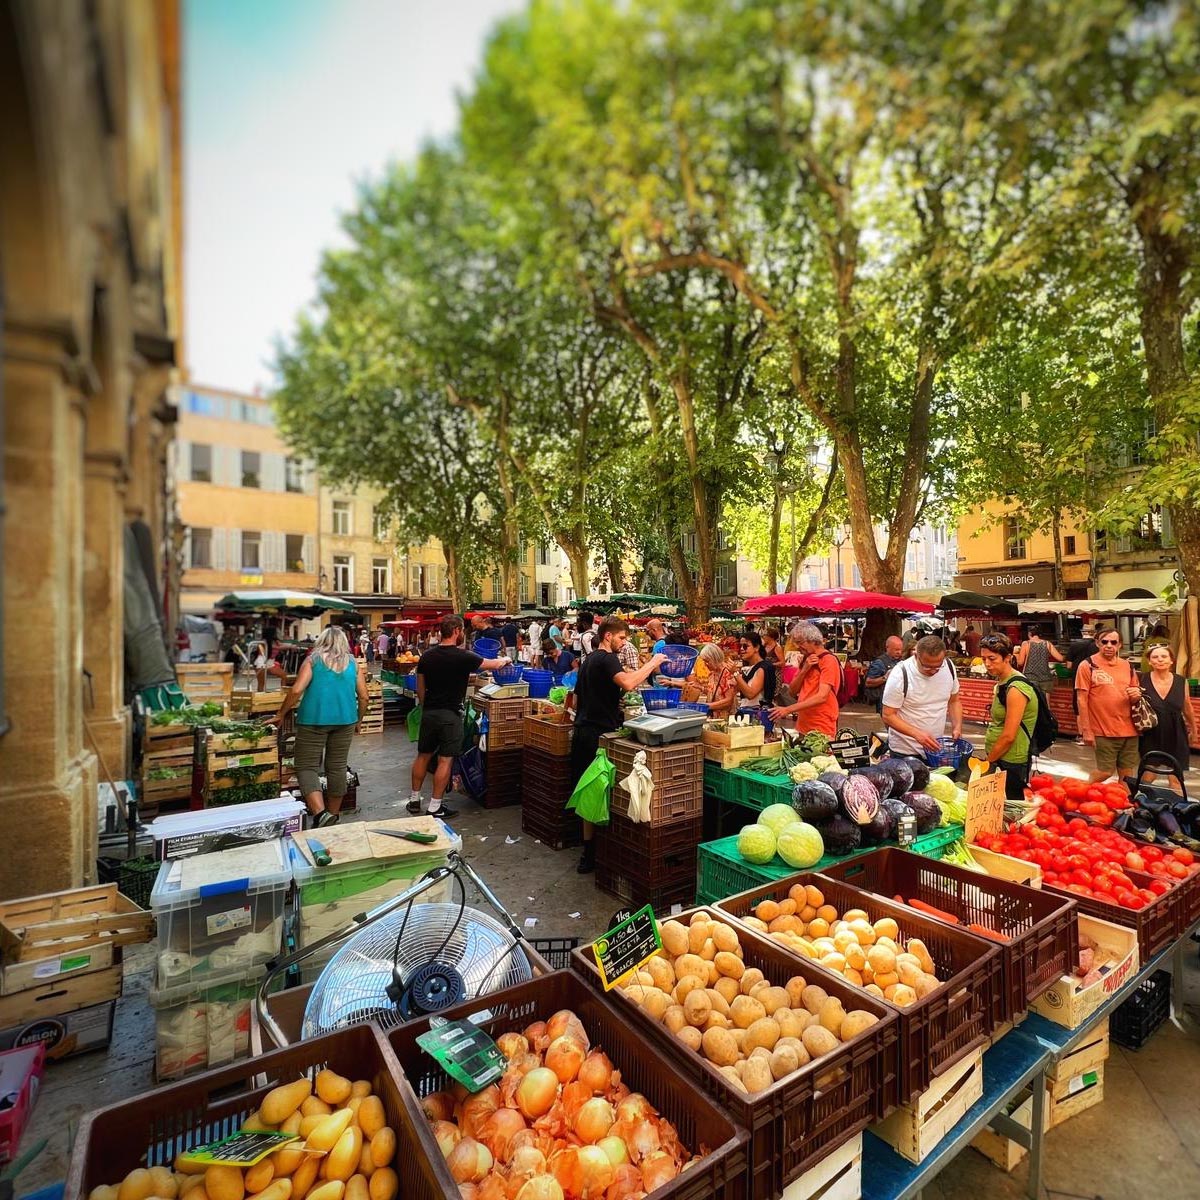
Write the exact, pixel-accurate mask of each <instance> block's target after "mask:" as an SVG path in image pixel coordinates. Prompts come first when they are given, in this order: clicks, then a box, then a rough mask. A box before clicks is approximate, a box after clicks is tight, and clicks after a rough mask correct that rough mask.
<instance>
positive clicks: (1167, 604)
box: [1017, 598, 1183, 617]
mask: <svg viewBox="0 0 1200 1200" xmlns="http://www.w3.org/2000/svg"><path fill="white" fill-rule="evenodd" d="M1017 607H1018V609H1019V610H1020V612H1021V614H1022V615H1025V614H1026V613H1029V614H1031V615H1034V614H1035V615H1046V616H1053V615H1055V614H1061V615H1062V616H1064V617H1139V616H1142V615H1145V616H1158V615H1164V616H1165V615H1167V614H1170V613H1177V612H1179V611H1180V610H1181V609H1182V608H1183V601H1182V600H1175V601H1167V600H1158V599H1154V600H1141V599H1137V598H1133V599H1125V600H1020V601H1018V602H1017Z"/></svg>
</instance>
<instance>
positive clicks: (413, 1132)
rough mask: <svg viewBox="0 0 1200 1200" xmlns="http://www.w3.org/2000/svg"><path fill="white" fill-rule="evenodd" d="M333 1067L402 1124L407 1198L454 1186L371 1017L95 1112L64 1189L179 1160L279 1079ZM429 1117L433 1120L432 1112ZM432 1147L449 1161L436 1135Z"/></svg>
mask: <svg viewBox="0 0 1200 1200" xmlns="http://www.w3.org/2000/svg"><path fill="white" fill-rule="evenodd" d="M326 1066H327V1067H329V1068H331V1069H332V1070H334V1071H337V1072H338V1073H339V1074H341V1075H344V1076H346V1078H348V1079H369V1080H370V1081H371V1088H372V1091H373V1092H374V1093H375V1095H377V1096H378V1097H379V1098H380V1100H381V1101H382V1102H383V1108H384V1113H385V1114H386V1116H387V1123H388V1125H389V1127H390V1128H392V1129H393V1130H395V1133H396V1142H397V1145H396V1155H395V1158H394V1160H393V1162H392V1167H393V1169H394V1170H395V1171H396V1173H397V1174H398V1175H399V1176H400V1191H399V1194H400V1195H401V1196H403V1197H404V1200H443V1197H445V1196H447V1195H453V1194H454V1193H453V1192H452V1191H450V1190H449V1189H448V1188H447V1187H446V1186H445V1184H444V1182H443V1180H442V1178H441V1176H440V1175H439V1174H437V1173H436V1172H435V1170H434V1164H433V1162H432V1161H431V1156H430V1149H429V1145H428V1143H427V1141H426V1140H424V1139H423V1138H421V1136H420V1135H419V1133H418V1123H417V1122H418V1113H419V1110H415V1109H414V1108H413V1106H412V1103H411V1101H410V1100H409V1099H408V1097H407V1096H405V1095H403V1094H402V1090H401V1089H402V1087H403V1085H402V1084H401V1083H400V1080H399V1078H398V1075H399V1071H398V1070H397V1068H396V1065H395V1060H394V1059H393V1057H392V1054H391V1051H390V1050H389V1049H388V1047H387V1046H386V1045H385V1044H384V1043H383V1042H382V1040H381V1035H380V1034H379V1033H378V1031H377V1030H376V1029H375V1027H374V1026H372V1025H356V1026H354V1027H352V1028H350V1029H343V1030H340V1031H339V1032H337V1033H331V1034H328V1035H326V1036H325V1037H319V1038H313V1039H312V1040H310V1041H307V1042H300V1043H298V1044H296V1045H293V1046H289V1047H288V1048H287V1049H285V1050H274V1051H271V1052H270V1053H267V1054H264V1055H261V1056H259V1057H257V1058H254V1059H250V1060H248V1061H246V1062H242V1063H236V1064H233V1065H231V1066H228V1067H219V1068H218V1069H217V1070H215V1071H209V1072H206V1073H205V1074H203V1075H197V1076H195V1077H193V1078H191V1079H187V1080H184V1081H183V1082H181V1083H175V1084H171V1085H169V1086H168V1087H164V1088H157V1089H155V1090H154V1091H149V1092H143V1093H142V1094H141V1095H139V1096H137V1097H135V1098H134V1099H132V1100H125V1101H122V1102H121V1103H119V1104H113V1105H109V1106H108V1107H107V1108H101V1109H98V1110H96V1111H95V1112H91V1113H88V1114H87V1115H86V1116H84V1117H83V1118H82V1120H81V1121H80V1124H79V1130H78V1133H77V1134H76V1137H75V1141H74V1145H73V1147H72V1150H71V1161H70V1163H69V1165H68V1167H67V1182H66V1187H65V1192H64V1194H65V1195H66V1196H69V1197H71V1198H72V1200H75V1198H77V1197H81V1196H86V1195H88V1194H89V1193H90V1192H91V1190H92V1189H93V1188H95V1187H98V1186H100V1185H101V1184H118V1183H120V1182H121V1180H122V1179H124V1178H125V1176H126V1175H127V1174H128V1173H129V1172H130V1171H131V1170H133V1168H134V1167H152V1166H166V1167H170V1166H171V1165H172V1163H173V1162H174V1160H175V1156H176V1155H177V1154H179V1153H180V1152H182V1151H184V1150H188V1149H191V1148H193V1147H196V1146H203V1145H206V1144H208V1143H209V1142H214V1141H216V1140H217V1139H218V1138H223V1137H228V1136H229V1135H231V1134H234V1133H236V1132H237V1131H238V1130H239V1129H241V1127H242V1125H243V1124H244V1123H245V1122H246V1121H247V1120H248V1119H249V1117H250V1115H251V1114H252V1113H253V1112H254V1111H255V1110H256V1109H257V1108H258V1105H259V1102H260V1100H261V1099H262V1097H263V1096H264V1095H265V1094H266V1093H267V1092H268V1091H269V1090H270V1089H271V1088H272V1087H275V1086H277V1085H279V1084H281V1083H289V1082H291V1081H292V1080H294V1079H296V1078H297V1077H298V1076H300V1075H309V1076H311V1075H314V1074H315V1073H316V1072H317V1071H318V1070H320V1069H321V1068H322V1067H326ZM420 1121H421V1124H422V1125H424V1118H423V1117H420ZM425 1133H426V1137H428V1131H425ZM433 1151H434V1153H436V1156H437V1158H438V1161H439V1164H441V1161H442V1156H441V1153H440V1152H438V1150H437V1143H436V1142H434V1143H433ZM443 1170H444V1166H443ZM447 1178H448V1176H447Z"/></svg>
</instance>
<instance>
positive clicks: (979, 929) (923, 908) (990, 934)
mask: <svg viewBox="0 0 1200 1200" xmlns="http://www.w3.org/2000/svg"><path fill="white" fill-rule="evenodd" d="M892 899H893V900H895V901H896V903H897V904H907V905H908V907H909V908H914V909H916V910H917V912H919V913H924V914H925V915H926V916H927V917H934V918H935V919H936V920H938V921H945V922H946V924H947V925H959V926H961V927H962V928H963V929H965V930H966V931H967V932H968V933H974V934H977V935H978V936H979V937H984V938H987V939H988V940H989V941H993V942H999V943H1001V944H1002V945H1008V943H1009V942H1010V941H1012V939H1011V938H1010V937H1007V936H1006V935H1005V934H1003V933H997V932H996V930H994V929H989V928H988V927H987V926H986V925H980V924H979V922H978V921H971V922H970V923H969V924H966V925H964V924H963V922H962V921H960V920H959V919H958V917H956V916H955V915H954V914H953V913H952V912H946V910H945V909H942V908H935V907H934V906H933V905H932V904H926V903H925V901H924V900H918V899H917V898H916V897H915V896H914V897H913V898H912V899H911V900H905V898H904V897H903V896H901V895H900V894H899V893H898V892H897V894H896V895H894V896H893V897H892Z"/></svg>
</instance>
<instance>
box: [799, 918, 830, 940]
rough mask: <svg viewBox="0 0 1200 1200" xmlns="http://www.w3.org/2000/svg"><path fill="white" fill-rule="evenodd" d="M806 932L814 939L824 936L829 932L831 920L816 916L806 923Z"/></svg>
mask: <svg viewBox="0 0 1200 1200" xmlns="http://www.w3.org/2000/svg"><path fill="white" fill-rule="evenodd" d="M804 932H805V933H806V934H808V936H809V937H810V938H812V939H813V940H816V939H817V938H823V937H825V936H826V935H827V934H828V933H829V922H828V921H827V920H825V918H824V917H822V916H819V915H818V916H815V917H813V919H812V920H811V921H808V922H806V923H805V926H804Z"/></svg>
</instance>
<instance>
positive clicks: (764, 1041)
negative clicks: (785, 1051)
mask: <svg viewBox="0 0 1200 1200" xmlns="http://www.w3.org/2000/svg"><path fill="white" fill-rule="evenodd" d="M780 1034H781V1030H780V1026H779V1022H778V1021H776V1020H774V1019H773V1018H772V1017H761V1018H760V1019H759V1020H757V1021H755V1022H754V1023H753V1024H752V1025H750V1026H749V1027H748V1028H747V1029H746V1036H745V1038H744V1039H743V1041H742V1052H743V1053H744V1054H748V1053H752V1052H753V1051H754V1050H756V1049H759V1048H765V1049H767V1050H774V1049H775V1043H776V1042H777V1041H779V1038H780Z"/></svg>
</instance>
